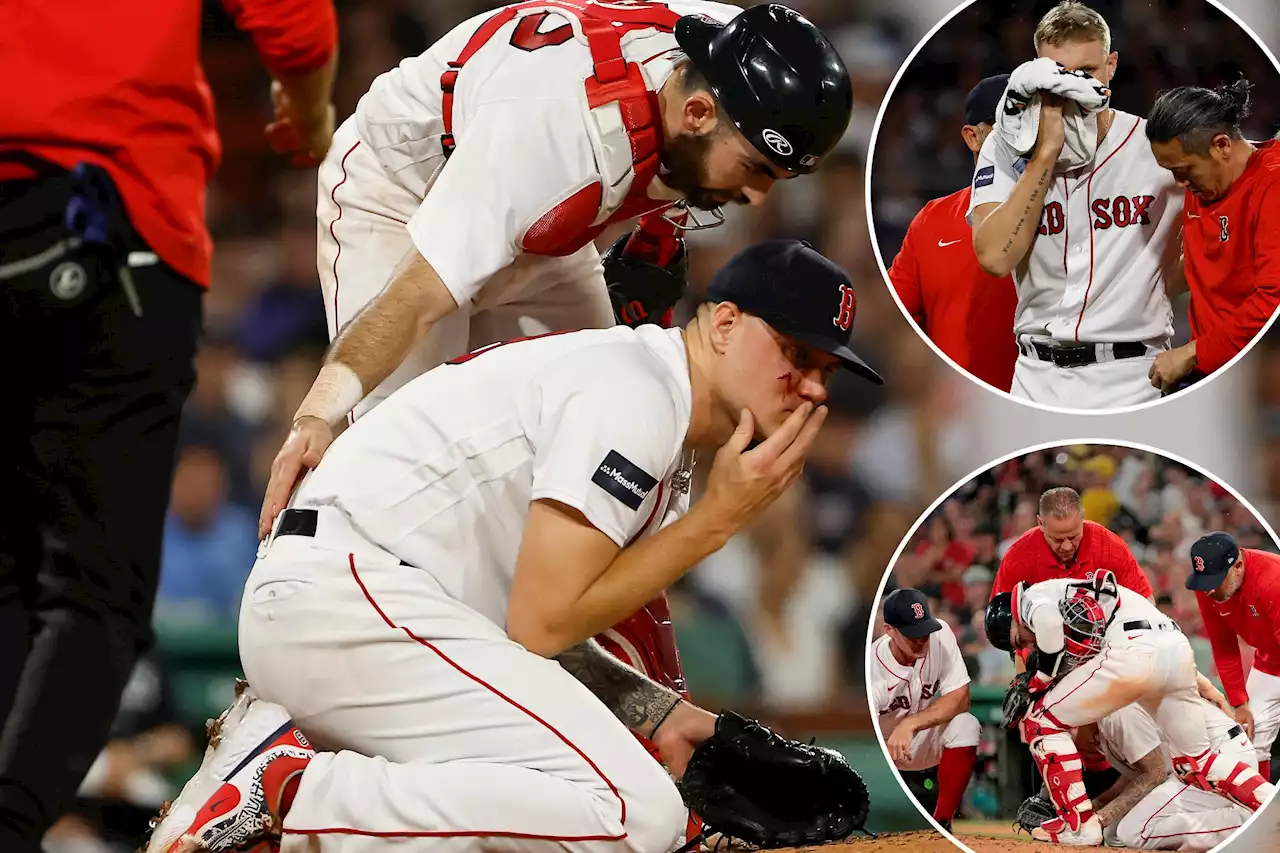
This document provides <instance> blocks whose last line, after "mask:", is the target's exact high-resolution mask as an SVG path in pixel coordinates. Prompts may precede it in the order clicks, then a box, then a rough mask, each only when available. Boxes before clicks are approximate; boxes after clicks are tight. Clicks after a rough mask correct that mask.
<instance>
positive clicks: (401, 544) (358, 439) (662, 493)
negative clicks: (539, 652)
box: [293, 325, 691, 626]
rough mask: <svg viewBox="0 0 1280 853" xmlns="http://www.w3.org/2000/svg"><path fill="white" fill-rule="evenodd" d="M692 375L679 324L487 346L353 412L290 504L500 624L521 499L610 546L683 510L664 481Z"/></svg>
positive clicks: (522, 511)
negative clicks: (322, 511) (567, 515)
mask: <svg viewBox="0 0 1280 853" xmlns="http://www.w3.org/2000/svg"><path fill="white" fill-rule="evenodd" d="M457 362H461V363H457ZM688 369H689V368H688V360H687V354H686V350H685V345H684V339H683V337H682V333H681V330H679V329H661V328H658V327H656V326H652V325H647V326H643V327H641V328H639V329H630V328H627V327H621V326H620V327H615V328H611V329H593V330H586V331H579V332H573V333H570V334H564V335H548V336H545V337H541V338H536V339H533V340H528V341H520V342H514V343H510V344H506V345H496V346H493V347H489V348H487V349H485V350H481V351H479V352H478V353H473V354H471V355H470V356H466V357H464V358H463V359H458V360H455V363H447V364H443V365H441V366H440V367H437V368H435V369H434V370H431V371H428V372H427V373H424V374H423V375H422V376H419V377H418V378H417V379H414V380H413V381H412V382H410V383H409V384H407V385H405V386H404V387H403V388H402V389H400V391H398V392H397V393H395V394H393V395H392V396H390V397H388V398H387V399H386V400H385V401H383V403H382V404H381V405H379V406H378V407H377V408H375V409H373V410H372V411H371V412H369V413H368V414H366V415H365V416H364V417H362V418H361V419H360V421H359V422H358V425H357V426H356V427H355V428H353V429H351V430H349V431H347V432H345V433H343V434H342V435H341V436H339V437H338V439H337V440H336V441H335V442H334V443H333V445H332V446H331V447H330V448H329V450H328V452H327V453H326V454H325V457H324V460H323V461H322V462H321V464H320V465H319V466H318V467H317V468H316V469H315V470H314V471H312V472H311V473H310V474H308V476H307V479H306V480H305V481H304V482H303V484H302V485H301V487H300V488H299V490H298V493H297V497H296V499H295V501H294V504H293V506H295V507H334V508H336V510H338V511H339V512H340V513H341V514H342V515H344V516H345V517H346V518H347V519H348V520H349V522H350V526H351V527H352V528H353V529H354V530H356V531H358V532H359V533H360V534H361V535H362V536H363V537H364V538H365V539H367V540H368V541H369V542H370V543H372V544H373V545H376V546H377V547H379V548H381V549H383V550H384V551H386V552H388V553H390V554H393V555H395V556H396V557H399V558H400V559H401V560H403V561H405V562H407V563H408V564H410V565H411V566H416V567H418V568H420V569H421V570H423V571H426V572H429V573H430V574H431V575H432V576H433V577H434V578H435V579H436V580H437V581H438V582H439V584H440V585H441V587H443V589H444V591H445V593H446V595H448V596H450V597H452V598H454V599H456V600H458V601H461V602H462V603H464V604H466V605H468V606H470V607H471V608H473V609H474V610H476V611H478V612H479V613H480V614H481V615H483V616H485V617H486V618H488V619H490V620H491V621H493V622H494V623H495V624H496V625H499V626H505V625H506V613H507V601H508V598H509V594H510V589H511V581H512V577H513V574H514V569H515V563H516V555H517V553H518V550H519V547H520V541H521V537H522V535H523V531H524V526H525V520H526V519H527V518H528V515H529V506H530V502H531V501H534V500H538V499H540V498H550V499H554V500H556V501H559V502H561V503H564V504H567V505H569V506H571V507H574V508H575V509H577V510H579V511H581V512H582V513H583V515H585V516H586V517H587V519H588V520H589V521H590V522H591V524H593V525H594V526H595V527H597V528H599V529H600V530H601V531H602V532H603V533H605V534H606V535H607V536H608V537H609V538H610V539H612V540H613V541H614V542H616V543H617V544H618V545H619V546H620V547H621V546H625V545H626V544H628V543H629V542H631V541H632V540H634V539H635V538H637V537H638V536H640V535H642V534H646V533H651V532H653V531H654V530H656V529H658V528H660V527H661V526H663V525H665V524H667V523H670V522H671V521H673V520H674V519H675V518H676V517H678V516H679V515H680V514H682V513H683V512H684V511H685V510H686V509H687V508H688V495H687V494H680V495H676V496H673V495H672V490H671V488H670V487H669V485H668V483H667V481H668V479H669V478H670V476H671V475H672V474H673V473H674V472H675V471H676V469H677V467H678V465H679V461H680V457H681V450H682V447H683V444H684V439H685V434H686V432H687V431H688V428H689V415H690V406H691V391H690V387H689V379H688Z"/></svg>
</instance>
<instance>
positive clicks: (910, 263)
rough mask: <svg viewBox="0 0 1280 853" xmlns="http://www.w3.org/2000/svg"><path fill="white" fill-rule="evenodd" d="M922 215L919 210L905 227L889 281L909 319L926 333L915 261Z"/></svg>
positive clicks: (922, 298) (918, 273) (922, 299)
mask: <svg viewBox="0 0 1280 853" xmlns="http://www.w3.org/2000/svg"><path fill="white" fill-rule="evenodd" d="M923 216H924V211H923V210H921V211H920V212H919V213H917V214H916V216H915V218H914V219H912V220H911V224H910V225H909V226H908V227H907V236H906V237H904V238H903V239H902V246H901V247H900V248H899V249H898V254H897V255H895V256H894V258H893V265H892V266H890V267H889V283H890V284H892V285H893V290H894V292H895V293H897V294H898V298H899V299H901V300H902V306H903V307H904V308H906V309H907V313H909V314H910V315H911V319H913V320H915V321H916V325H918V326H919V327H920V328H921V330H923V331H925V332H926V333H927V332H928V328H926V326H925V317H924V295H923V293H922V292H921V290H920V264H919V263H917V261H916V248H917V244H918V243H919V236H918V233H919V231H920V229H921V225H920V220H921V219H922V218H923Z"/></svg>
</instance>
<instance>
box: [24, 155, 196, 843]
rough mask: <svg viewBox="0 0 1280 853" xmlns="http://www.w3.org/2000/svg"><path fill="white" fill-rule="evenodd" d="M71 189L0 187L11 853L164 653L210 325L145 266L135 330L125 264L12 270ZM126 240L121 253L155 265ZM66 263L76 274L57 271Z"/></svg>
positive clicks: (68, 785) (164, 276)
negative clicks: (160, 613) (159, 619)
mask: <svg viewBox="0 0 1280 853" xmlns="http://www.w3.org/2000/svg"><path fill="white" fill-rule="evenodd" d="M66 174H67V173H65V172H63V171H62V170H50V171H49V172H48V173H47V174H42V175H41V176H40V177H37V178H34V179H22V180H13V181H5V182H0V261H3V263H0V271H2V274H3V277H0V371H3V373H2V374H0V412H2V417H0V423H3V425H4V426H3V438H4V442H3V454H4V460H3V465H2V467H0V495H2V496H3V502H4V506H5V509H4V510H3V512H2V513H0V721H3V722H4V726H3V730H2V731H0V851H4V853H29V851H31V853H34V851H37V850H38V849H39V844H40V839H41V836H42V835H43V834H44V832H45V830H46V829H48V827H49V825H50V824H51V823H52V822H53V821H54V820H56V819H57V817H58V816H59V815H60V813H61V812H62V811H63V809H64V808H65V807H66V806H67V804H68V803H69V802H70V801H71V800H72V798H73V797H74V795H75V792H76V790H77V789H78V788H79V785H80V783H81V781H82V780H83V778H84V776H85V774H86V772H87V771H88V769H89V766H90V765H91V764H92V763H93V761H94V759H95V758H96V757H97V755H98V753H99V751H100V750H101V749H102V747H103V746H104V744H105V742H106V740H107V736H108V732H109V730H110V727H111V724H112V721H113V719H114V717H115V715H116V712H117V710H118V707H119V702H120V697H121V693H122V692H123V690H124V686H125V684H126V682H127V681H128V678H129V675H130V673H131V671H132V669H133V666H134V662H135V660H136V659H137V657H138V655H139V654H140V653H141V652H143V651H144V650H146V649H148V648H150V646H151V645H152V643H153V642H154V637H153V635H152V631H151V611H152V605H153V602H154V598H155V591H156V584H157V581H158V578H159V568H160V546H161V538H162V534H163V525H164V516H165V511H166V509H167V506H168V502H169V488H170V481H171V477H172V472H173V465H174V454H175V447H176V444H177V434H178V422H179V418H180V415H181V411H182V406H183V403H184V401H185V400H186V398H187V395H188V393H189V392H190V390H191V387H192V385H193V384H194V381H195V371H194V355H195V347H196V345H197V340H198V337H199V331H200V326H201V318H202V307H203V305H202V302H203V300H202V290H201V288H200V287H198V286H197V285H196V284H194V283H193V282H191V281H190V280H188V279H186V278H184V277H183V276H181V275H179V274H178V273H177V272H175V271H174V270H172V269H170V268H169V267H167V266H165V265H164V264H163V263H155V264H151V265H146V259H145V258H141V259H139V260H140V263H142V264H143V265H141V266H137V267H135V268H133V269H131V270H130V275H131V278H132V282H133V289H134V291H135V292H136V295H137V303H139V304H140V307H141V310H142V313H141V316H138V315H137V314H136V307H137V306H136V305H135V304H134V303H132V302H131V300H130V298H128V297H127V295H126V291H125V289H124V287H123V286H122V284H121V276H120V274H119V273H118V272H117V267H116V264H117V262H119V263H124V262H125V261H126V260H127V257H122V256H121V255H120V252H119V251H116V252H115V253H114V254H113V255H107V256H104V255H102V254H100V253H99V254H92V253H91V254H90V255H85V256H82V257H79V258H77V257H76V253H74V252H72V253H71V254H69V255H65V256H62V257H58V258H54V259H52V260H50V261H49V262H47V263H44V264H43V265H40V264H36V267H35V268H34V269H30V268H29V267H31V264H22V263H19V264H18V265H17V266H16V267H15V266H14V264H13V262H14V261H17V260H20V259H21V258H23V257H26V258H28V259H31V258H32V255H31V251H32V248H33V247H37V248H38V246H39V245H44V244H45V243H49V242H50V237H51V236H56V233H57V232H58V230H59V228H60V227H61V226H60V225H59V222H58V216H59V215H61V212H62V210H63V209H64V208H65V204H64V202H63V199H62V194H63V193H64V192H65V186H64V183H65V177H66ZM124 223H125V228H124V231H125V233H126V234H127V237H126V245H125V246H124V247H123V248H124V249H127V250H129V251H134V252H137V251H147V250H148V247H147V246H146V245H145V244H144V243H143V242H142V240H141V239H140V238H139V237H138V236H137V235H136V233H134V232H133V229H132V226H131V225H129V224H128V221H127V217H124ZM33 241H34V242H33ZM55 254H56V253H55ZM35 260H39V257H38V256H37V257H36V258H35ZM67 260H71V261H73V262H75V263H77V264H79V266H80V268H81V269H80V272H77V271H76V270H75V269H74V268H68V267H62V268H61V269H60V270H58V269H57V267H58V265H59V264H60V263H62V262H64V261H67ZM33 263H34V261H33ZM81 273H85V275H83V276H81Z"/></svg>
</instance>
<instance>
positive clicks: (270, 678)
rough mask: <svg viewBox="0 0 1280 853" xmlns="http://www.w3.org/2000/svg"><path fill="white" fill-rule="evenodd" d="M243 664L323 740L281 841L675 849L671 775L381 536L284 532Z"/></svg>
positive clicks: (361, 848) (680, 817)
mask: <svg viewBox="0 0 1280 853" xmlns="http://www.w3.org/2000/svg"><path fill="white" fill-rule="evenodd" d="M240 653H241V661H242V663H243V665H244V672H245V675H246V677H247V678H248V679H249V683H250V684H252V685H253V687H254V690H255V692H257V693H258V695H260V696H261V697H262V698H263V699H266V700H268V701H271V702H276V703H278V704H280V705H283V706H284V707H285V708H287V709H288V710H289V712H290V713H291V714H292V716H293V719H294V722H295V724H296V725H297V726H298V727H299V728H300V729H302V730H303V731H304V732H306V734H307V736H308V737H309V738H311V739H312V741H313V742H314V744H315V745H316V747H317V749H319V750H323V751H322V752H320V754H319V755H317V757H316V758H315V759H313V760H312V761H311V763H310V765H309V766H308V768H307V770H306V771H305V772H304V774H303V776H302V780H301V784H300V785H299V787H298V791H297V796H296V798H295V800H294V802H293V806H292V808H291V809H290V811H289V812H288V814H287V815H286V817H285V821H284V828H283V832H284V836H283V841H282V844H281V851H282V853H302V851H308V853H375V851H376V853H386V852H387V851H410V850H417V849H421V848H422V846H423V844H424V839H430V841H429V843H430V845H431V849H432V850H433V851H442V853H443V851H454V853H462V851H468V852H469V851H511V853H515V851H521V853H531V852H532V853H536V851H552V850H555V851H562V853H563V851H573V853H668V851H670V850H673V849H674V848H676V847H678V846H679V845H680V844H681V843H682V842H683V840H684V833H685V828H686V822H687V819H688V810H687V809H686V808H685V807H684V805H683V803H682V801H681V798H680V795H679V793H678V792H677V790H676V788H675V785H674V783H673V782H672V780H671V778H670V776H668V775H667V773H666V771H665V770H664V769H663V768H662V767H661V766H660V765H659V764H658V762H656V761H654V760H653V758H652V757H651V756H650V755H649V754H648V752H646V751H645V749H644V747H643V746H642V745H641V744H640V742H639V741H638V740H637V739H636V738H635V737H634V736H633V735H632V734H631V732H630V731H628V730H627V728H626V727H625V726H623V724H622V723H621V722H620V721H619V720H618V719H617V718H616V717H615V716H614V715H613V714H612V713H611V712H610V711H609V710H608V709H607V708H605V706H604V705H603V704H602V703H601V702H600V701H599V700H598V699H596V697H595V696H594V695H593V694H591V693H590V691H588V690H587V688H586V687H584V686H583V685H582V683H581V682H579V681H578V680H577V679H575V678H574V677H573V676H571V675H569V674H568V673H567V672H566V671H565V670H564V669H562V668H561V667H560V665H559V664H558V663H556V662H555V661H552V660H547V659H545V658H542V657H539V656H537V655H534V654H532V653H531V652H529V651H527V650H526V649H524V648H523V647H522V646H520V645H518V644H517V643H515V642H513V641H511V640H510V639H508V638H507V636H506V634H505V633H504V632H503V631H502V630H501V629H500V628H499V627H498V626H496V625H494V624H493V623H492V622H489V621H488V620H486V619H484V618H483V617H481V616H479V615H478V614H477V613H476V612H475V611H473V610H471V609H469V608H467V607H465V606H463V605H462V604H460V603H458V602H457V601H455V600H452V599H450V598H448V597H446V596H445V595H444V594H443V592H442V591H441V589H440V587H439V586H438V585H437V584H436V583H435V581H434V580H433V579H432V577H431V576H430V574H428V573H427V572H425V571H422V570H420V569H416V568H411V567H408V566H402V565H400V563H399V561H398V560H396V558H394V557H392V556H390V555H388V554H386V553H383V552H381V551H379V550H378V549H375V548H372V547H368V546H366V547H364V548H360V547H358V546H357V545H353V546H352V551H351V552H347V551H345V550H335V549H333V548H332V547H330V546H329V544H328V543H325V544H324V545H323V546H322V545H321V544H319V543H317V542H316V541H315V540H314V539H312V538H308V537H303V536H283V537H279V538H277V539H274V540H272V541H271V542H270V544H269V545H268V546H266V548H265V549H264V553H263V556H261V557H260V558H259V559H258V561H257V563H256V564H255V565H254V568H253V572H252V574H251V575H250V577H249V581H248V583H247V585H246V588H245V594H244V599H243V603H242V608H241V613H240Z"/></svg>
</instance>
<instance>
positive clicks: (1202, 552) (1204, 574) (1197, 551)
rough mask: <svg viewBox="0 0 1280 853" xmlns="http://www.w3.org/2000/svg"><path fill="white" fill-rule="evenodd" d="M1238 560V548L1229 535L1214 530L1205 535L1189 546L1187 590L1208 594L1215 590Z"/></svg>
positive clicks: (1232, 537)
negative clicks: (1189, 564)
mask: <svg viewBox="0 0 1280 853" xmlns="http://www.w3.org/2000/svg"><path fill="white" fill-rule="evenodd" d="M1238 559H1240V546H1239V545H1238V544H1236V540H1235V537H1234V536H1232V535H1231V534H1230V533H1224V532H1223V531H1221V530H1215V531H1213V532H1212V533H1206V534H1205V535H1203V536H1201V537H1200V538H1199V539H1197V540H1196V541H1195V544H1193V545H1192V546H1191V574H1189V575H1187V589H1193V590H1195V591H1196V592H1208V591H1209V590H1212V589H1217V588H1218V586H1219V585H1220V584H1221V583H1222V581H1223V579H1224V578H1225V577H1226V576H1227V572H1229V571H1231V567H1232V566H1234V565H1235V564H1236V560H1238Z"/></svg>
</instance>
